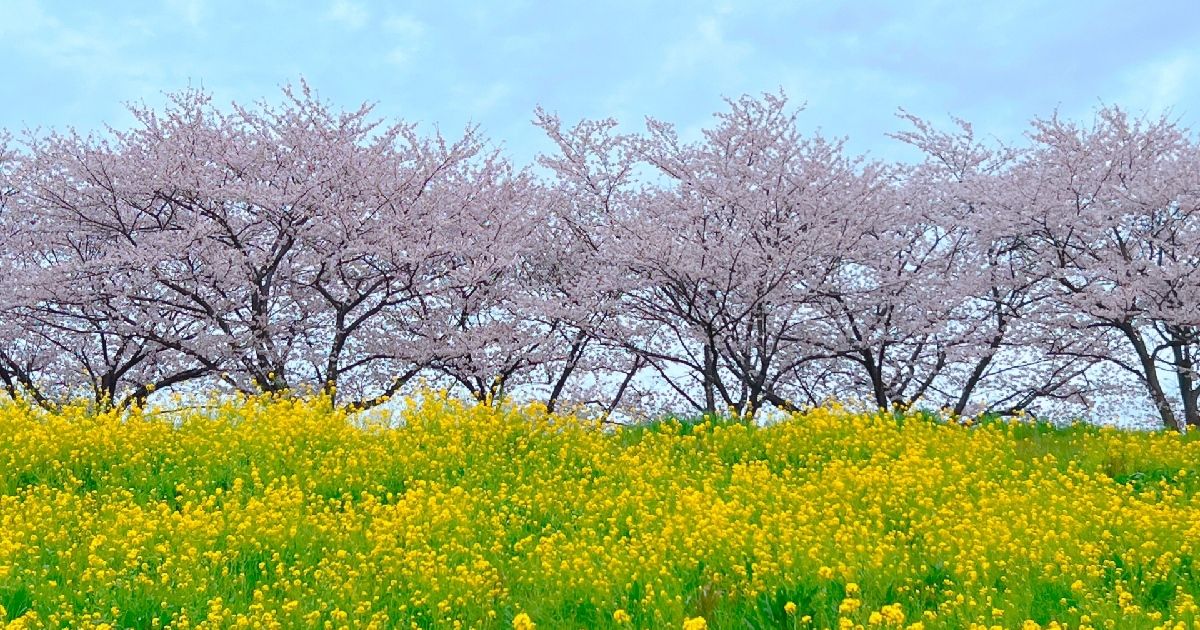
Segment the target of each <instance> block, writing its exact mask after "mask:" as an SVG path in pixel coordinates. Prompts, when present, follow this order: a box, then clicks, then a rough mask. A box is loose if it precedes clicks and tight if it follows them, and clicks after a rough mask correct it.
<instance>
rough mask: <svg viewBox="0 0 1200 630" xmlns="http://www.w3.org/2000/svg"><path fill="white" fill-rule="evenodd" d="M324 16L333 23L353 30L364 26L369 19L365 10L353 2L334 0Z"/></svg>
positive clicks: (351, 0)
mask: <svg viewBox="0 0 1200 630" xmlns="http://www.w3.org/2000/svg"><path fill="white" fill-rule="evenodd" d="M326 15H327V16H328V17H329V19H331V20H333V21H334V22H338V23H340V24H342V25H343V26H346V27H347V28H350V29H353V30H358V29H360V28H362V27H364V26H366V25H367V20H368V19H370V14H369V13H368V12H367V8H366V7H364V6H363V5H362V4H359V3H357V2H354V1H353V0H334V3H333V5H332V6H330V7H329V12H328V13H327V14H326Z"/></svg>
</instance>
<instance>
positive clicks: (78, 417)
mask: <svg viewBox="0 0 1200 630" xmlns="http://www.w3.org/2000/svg"><path fill="white" fill-rule="evenodd" d="M403 419H404V421H405V423H404V424H403V426H402V427H401V428H391V426H390V425H391V424H397V423H389V422H387V419H386V418H383V417H377V418H374V419H373V420H371V421H366V422H363V421H348V420H347V419H346V418H345V417H344V416H341V415H338V414H336V413H331V412H330V411H329V410H328V406H327V405H325V404H323V403H322V402H321V401H310V402H299V401H278V400H276V401H272V400H268V399H257V400H249V401H245V402H243V403H240V404H232V403H230V404H225V405H223V406H221V407H219V408H217V409H214V410H209V411H207V412H204V413H199V412H197V413H194V414H191V415H189V416H187V417H185V418H184V419H183V420H182V421H181V422H180V421H175V422H171V421H167V420H164V419H162V417H161V416H154V415H150V414H146V415H135V416H134V417H132V418H127V419H121V418H117V417H114V416H106V415H100V416H95V415H89V414H87V413H85V412H83V411H82V410H72V411H67V412H64V413H61V414H48V413H45V412H39V411H33V410H29V409H26V408H23V407H20V406H16V405H12V404H9V405H7V406H3V407H0V606H3V609H2V610H0V620H4V619H7V620H9V621H10V622H11V624H10V627H43V626H49V627H58V626H68V627H138V628H153V627H174V628H187V627H200V626H203V627H275V628H297V627H322V626H323V627H328V628H341V627H377V628H384V627H414V628H425V627H437V628H458V627H476V628H512V627H517V628H530V627H534V626H536V627H538V628H617V627H655V628H693V629H695V628H703V627H706V626H707V627H708V628H808V627H812V628H828V627H834V628H836V627H864V628H872V627H893V628H904V627H907V628H921V627H924V628H966V627H971V626H972V625H973V624H977V625H978V626H979V627H1002V628H1021V627H1043V628H1045V627H1071V628H1077V627H1095V628H1122V629H1126V628H1156V627H1168V628H1172V627H1176V626H1175V622H1181V623H1182V624H1184V625H1182V626H1178V627H1188V628H1191V627H1193V624H1194V623H1195V621H1196V620H1197V619H1200V615H1198V614H1197V604H1196V603H1195V598H1196V597H1198V596H1200V576H1198V575H1197V572H1198V571H1200V569H1198V568H1196V567H1195V566H1194V557H1195V554H1196V550H1195V548H1194V546H1196V545H1200V493H1198V492H1197V490H1198V489H1200V479H1198V477H1200V471H1198V470H1197V462H1200V441H1197V440H1196V439H1193V438H1191V437H1182V436H1179V435H1177V434H1173V433H1125V432H1119V431H1116V430H1112V429H1105V430H1101V429H1095V428H1083V427H1074V428H1070V429H1065V430H1056V429H1052V428H1049V427H1045V426H1038V425H1028V424H1012V423H1001V422H996V423H985V424H982V425H977V426H972V427H964V426H959V425H950V424H944V423H938V422H936V421H932V420H929V419H926V418H924V417H916V416H911V417H903V416H901V417H895V416H892V415H861V414H859V415H855V414H851V413H848V412H845V411H842V410H839V409H836V408H831V409H819V410H816V411H813V412H811V413H808V414H805V415H799V416H796V417H794V418H792V419H790V420H787V421H785V422H782V423H779V424H776V425H772V426H770V427H767V428H753V427H747V426H743V425H740V424H736V423H728V422H707V423H699V424H687V423H680V422H677V421H669V422H664V423H660V424H657V425H654V426H651V427H645V428H638V429H621V430H615V431H614V430H611V429H601V428H600V427H598V426H597V425H595V424H593V423H590V422H587V421H583V420H576V419H573V418H570V417H549V418H548V417H546V416H545V414H544V413H540V412H539V411H538V410H537V409H536V408H525V409H516V410H495V409H490V408H486V407H471V406H464V405H462V404H459V403H455V402H452V401H445V400H440V399H437V398H436V397H434V398H431V399H430V400H429V401H426V402H424V403H411V404H410V405H409V406H408V408H407V409H406V410H405V411H404V412H403Z"/></svg>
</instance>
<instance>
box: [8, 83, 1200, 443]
mask: <svg viewBox="0 0 1200 630" xmlns="http://www.w3.org/2000/svg"><path fill="white" fill-rule="evenodd" d="M133 114H134V115H135V116H136V119H137V124H136V125H134V126H133V128H131V129H130V130H127V131H117V130H109V131H108V132H106V133H105V134H102V135H92V136H82V135H79V134H77V133H74V132H54V133H43V134H39V133H27V134H25V135H24V136H23V137H21V138H19V139H12V138H9V137H0V256H2V258H0V264H2V265H3V269H2V270H0V381H2V382H3V385H4V386H5V387H6V388H7V390H8V391H9V393H10V394H12V395H14V396H22V397H25V398H28V399H32V400H35V401H37V402H38V403H40V404H44V405H47V406H52V405H55V404H57V403H59V402H60V401H61V400H63V399H64V398H65V397H68V396H77V395H80V394H84V393H85V394H86V395H88V396H90V397H91V398H93V399H94V400H96V401H97V402H98V403H101V404H113V405H128V404H131V403H134V402H139V401H142V400H144V399H145V398H147V397H148V396H150V395H151V394H152V392H155V391H162V390H166V389H170V388H176V389H189V388H190V389H193V390H195V389H211V388H213V387H214V386H219V387H225V388H229V389H232V390H238V391H247V392H253V391H283V390H306V391H314V390H324V391H327V392H328V393H330V394H331V395H333V396H334V397H335V399H336V400H337V401H338V402H339V404H343V405H347V406H353V407H356V408H363V407H369V406H372V405H375V404H378V403H380V402H382V401H384V400H386V399H387V398H388V397H389V396H390V395H392V394H395V393H396V392H398V391H402V390H403V389H404V388H405V387H408V386H411V385H412V384H414V383H416V382H433V383H441V384H452V385H455V386H458V387H461V388H464V389H465V390H466V391H467V392H469V393H470V394H471V395H473V396H475V397H477V398H480V399H488V398H495V397H499V396H505V395H517V396H521V397H531V398H540V399H542V400H544V401H545V402H546V403H547V404H548V405H550V406H551V407H552V408H553V407H556V406H559V407H561V406H562V405H564V404H568V403H570V404H585V405H589V406H592V407H594V408H596V409H598V410H600V411H606V412H612V411H614V410H617V409H628V408H638V409H643V410H651V411H653V410H660V409H673V410H675V411H680V410H683V409H684V408H690V409H692V410H694V411H697V412H705V411H707V412H711V411H725V410H728V409H731V408H732V409H733V410H735V411H737V412H739V413H743V414H749V413H753V412H754V411H755V410H758V409H761V408H764V407H768V406H771V407H775V408H779V409H784V410H789V409H794V408H797V407H801V406H803V405H807V404H812V403H819V402H822V401H824V400H827V399H829V398H838V399H843V400H858V401H863V402H866V403H868V404H871V405H875V406H879V407H889V406H891V405H893V404H919V405H928V406H934V407H948V408H950V409H953V410H954V411H956V412H960V413H968V412H977V411H984V410H986V411H991V412H997V413H1014V412H1017V411H1019V410H1026V411H1030V412H1040V413H1046V412H1050V411H1054V410H1057V411H1059V412H1062V413H1086V412H1088V411H1089V410H1090V411H1092V412H1095V409H1096V407H1095V405H1096V404H1097V403H1098V402H1099V401H1102V400H1105V399H1107V400H1115V401H1118V403H1119V404H1118V406H1119V407H1120V408H1121V409H1124V410H1126V411H1128V410H1135V409H1137V408H1138V404H1139V401H1140V402H1141V403H1144V407H1145V408H1146V409H1147V410H1149V411H1150V412H1151V413H1154V414H1156V416H1157V418H1158V419H1159V420H1161V422H1162V424H1163V425H1165V426H1168V427H1172V428H1177V429H1182V428H1183V427H1184V426H1185V425H1197V424H1200V408H1198V404H1197V399H1198V396H1200V375H1198V373H1197V368H1196V366H1195V362H1196V361H1197V360H1200V356H1198V355H1197V351H1198V350H1200V338H1198V336H1197V332H1198V331H1200V328H1198V326H1200V309H1198V308H1197V307H1198V305H1200V292H1198V289H1200V276H1198V275H1196V271H1197V266H1200V216H1197V214H1196V213H1197V211H1198V210H1200V143H1198V142H1197V141H1196V139H1195V138H1194V137H1193V136H1192V135H1191V134H1190V132H1188V131H1187V130H1186V129H1182V128H1180V127H1179V126H1178V125H1177V124H1174V123H1173V122H1172V121H1170V120H1168V119H1154V120H1147V119H1137V118H1132V117H1130V116H1128V115H1127V114H1126V113H1124V112H1122V111H1121V110H1119V109H1115V108H1109V109H1103V110H1101V111H1099V112H1098V113H1097V116H1096V119H1095V120H1094V121H1093V122H1092V123H1091V124H1090V125H1086V126H1081V125H1078V124H1075V123H1073V122H1071V121H1065V120H1060V119H1058V118H1050V119H1039V120H1035V121H1034V122H1033V123H1032V125H1031V128H1030V132H1029V134H1028V142H1025V143H1023V144H1022V145H1020V146H1011V147H1010V146H1002V145H999V144H997V143H985V142H980V141H979V140H978V139H977V138H976V137H975V136H974V135H973V133H972V129H971V127H970V125H968V124H966V123H965V122H960V123H959V125H958V127H957V128H956V129H954V130H952V131H949V132H947V131H943V130H939V129H936V128H934V127H932V126H931V125H929V124H928V123H926V122H925V121H923V120H921V119H918V118H916V117H912V116H909V115H907V114H905V115H903V116H902V118H904V119H905V123H904V126H905V127H906V128H907V129H908V130H907V131H903V132H901V133H898V134H896V136H895V138H896V139H897V140H898V141H902V142H906V143H909V144H911V145H914V146H916V147H917V148H919V149H921V150H922V151H923V152H924V154H925V155H926V156H927V157H926V159H925V160H924V161H923V162H922V163H920V164H916V165H905V164H884V163H880V162H875V161H868V160H866V159H864V158H859V157H854V156H851V155H848V154H847V152H846V151H845V149H844V147H843V145H842V143H841V142H840V141H836V140H830V139H826V138H822V137H820V136H817V135H810V134H805V133H802V132H801V130H800V128H799V126H798V125H797V120H796V115H797V112H796V111H794V110H793V109H791V108H789V106H788V104H787V102H786V100H785V99H784V98H783V97H782V96H777V95H770V94H768V95H763V96H762V97H759V98H750V97H744V98H742V99H739V100H736V101H731V102H730V103H729V107H728V109H727V111H725V112H724V113H721V114H718V116H717V118H716V120H715V123H714V124H713V125H712V126H711V127H709V128H707V129H706V130H704V132H703V137H702V138H699V139H698V140H697V141H685V140H684V139H681V138H680V137H679V136H678V134H677V132H676V130H675V129H674V128H673V127H672V126H671V125H670V124H667V123H664V122H661V121H656V120H649V121H647V124H646V128H645V130H644V131H643V132H640V133H623V132H621V131H620V130H619V129H618V126H617V123H616V122H615V121H612V120H602V121H584V122H582V123H579V124H577V125H575V126H564V125H562V124H561V123H560V121H559V120H558V119H557V118H556V117H554V116H553V115H550V114H548V113H545V112H542V111H539V112H537V114H536V121H535V122H536V124H537V125H538V126H539V127H540V128H541V129H542V130H543V131H544V132H545V133H546V134H547V135H548V137H549V138H550V139H551V140H552V141H553V144H554V146H556V150H555V151H553V152H552V153H550V154H548V155H545V156H542V157H541V158H540V159H539V164H538V166H536V167H531V168H524V169H518V168H515V167H514V166H513V165H512V164H511V163H510V162H508V161H507V160H505V159H504V158H503V157H502V156H500V155H499V154H498V153H496V152H495V151H492V150H490V149H488V147H487V143H486V141H485V140H484V139H483V138H481V137H480V136H479V135H478V133H477V132H476V131H475V130H474V129H470V130H468V131H467V132H466V133H464V134H463V135H462V136H461V137H459V138H450V139H448V138H444V137H442V136H440V135H421V134H419V133H418V132H417V131H416V129H415V128H414V127H413V126H410V125H406V124H396V125H392V126H386V125H384V124H382V123H380V122H378V121H375V120H373V119H371V117H370V111H369V108H367V107H363V108H361V109H359V110H356V111H348V112H347V111H339V110H336V109H334V108H332V107H330V106H329V105H328V104H326V103H323V102H322V101H320V100H319V99H317V98H315V97H314V96H313V95H312V94H311V93H310V91H309V90H308V88H307V86H302V87H301V88H300V89H297V90H294V91H293V90H287V91H285V98H284V99H283V104H282V105H277V106H273V105H268V104H260V105H256V106H254V107H240V106H236V105H235V106H234V107H233V108H232V109H230V110H226V111H223V110H221V109H220V108H217V107H214V106H213V104H212V103H211V102H210V98H209V96H208V95H206V94H204V93H202V92H198V91H188V92H183V93H179V94H176V95H174V96H173V97H172V98H171V100H170V103H169V105H168V106H167V107H165V108H162V109H159V110H155V109H151V108H145V107H136V108H134V109H133Z"/></svg>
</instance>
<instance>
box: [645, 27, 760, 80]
mask: <svg viewBox="0 0 1200 630" xmlns="http://www.w3.org/2000/svg"><path fill="white" fill-rule="evenodd" d="M750 52H751V47H750V46H749V45H747V44H745V43H743V42H736V41H730V40H728V39H726V37H725V32H724V29H723V28H722V26H721V21H720V19H719V18H718V17H715V16H707V17H703V18H701V19H700V20H698V21H697V22H696V27H695V29H693V31H692V32H690V33H688V34H687V36H686V37H685V38H684V39H682V40H680V41H678V42H676V43H675V44H674V45H673V46H671V47H670V48H669V49H667V54H666V60H665V61H664V62H663V66H662V70H663V71H664V72H665V73H668V74H674V73H677V72H686V71H691V70H695V69H697V68H705V69H711V68H712V67H714V66H715V67H729V66H736V65H737V64H738V62H740V61H741V60H742V59H744V58H745V57H746V56H747V55H749V54H750Z"/></svg>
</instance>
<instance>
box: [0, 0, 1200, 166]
mask: <svg viewBox="0 0 1200 630" xmlns="http://www.w3.org/2000/svg"><path fill="white" fill-rule="evenodd" d="M0 59H2V60H3V61H0V64H3V65H2V66H0V67H2V68H3V69H2V70H0V79H2V80H0V126H3V127H6V128H9V129H21V128H24V127H43V128H44V127H65V126H68V125H72V126H75V127H77V128H80V129H82V130H90V129H96V128H99V127H100V126H101V125H103V124H105V123H109V124H113V125H115V126H118V127H121V126H125V125H128V124H129V122H130V117H129V115H128V114H127V113H126V112H125V111H124V106H123V103H125V102H128V101H131V100H144V101H146V102H148V103H151V104H155V103H161V102H162V100H163V98H162V92H164V91H171V90H177V89H180V88H183V87H186V86H188V85H193V86H203V87H204V88H206V89H208V90H210V91H211V92H212V93H213V94H214V96H215V97H216V99H217V101H218V102H222V103H227V102H228V101H230V100H234V99H236V100H239V101H253V100H258V99H262V98H267V99H275V98H278V94H279V87H280V86H281V85H283V84H285V83H289V82H295V81H296V80H297V79H299V78H300V77H304V78H305V79H306V80H308V82H309V83H310V84H311V85H313V86H314V87H315V88H316V89H317V91H318V93H319V94H320V95H321V96H322V97H323V98H325V99H327V100H329V101H332V102H334V103H335V104H338V105H342V106H345V107H348V108H353V107H354V106H356V105H357V104H359V103H361V102H363V101H371V102H375V103H377V106H376V110H375V111H376V113H377V114H378V115H380V116H381V117H385V118H388V119H403V120H407V121H413V122H418V123H421V124H422V125H424V126H426V128H431V127H432V125H434V124H437V125H439V126H440V127H441V128H442V129H443V130H444V131H445V132H447V133H448V134H449V133H455V132H457V131H458V130H460V129H461V128H462V127H463V126H464V125H466V124H467V123H469V122H475V123H479V124H480V125H481V126H482V128H483V130H484V131H485V132H486V134H487V135H488V136H489V137H491V138H492V139H493V140H494V141H495V142H497V143H498V144H502V145H503V147H504V148H505V150H507V151H508V152H509V154H510V155H512V156H513V157H514V158H515V159H517V160H518V161H520V162H526V161H528V160H530V158H531V157H532V156H533V155H535V154H536V153H537V152H538V151H539V150H543V149H546V148H547V147H548V145H547V143H546V141H545V140H544V139H543V138H542V136H541V134H540V132H539V131H538V130H536V129H535V128H534V127H532V125H531V124H530V120H531V119H532V112H533V109H534V107H535V106H536V105H538V104H541V105H542V106H544V107H545V108H547V109H549V110H551V111H555V112H558V113H559V114H560V115H561V116H562V117H563V118H564V119H565V120H567V121H573V120H576V119H579V118H581V117H607V116H613V117H616V118H618V119H620V120H622V121H623V122H624V123H625V124H627V125H628V126H629V127H630V128H636V127H637V126H640V124H641V120H642V118H643V117H644V116H646V115H650V116H654V117H657V118H662V119H665V120H669V121H672V122H675V123H676V124H677V125H678V126H679V127H680V129H681V131H683V133H684V134H685V135H694V134H695V133H696V132H697V130H698V129H699V128H700V127H702V126H704V125H706V124H708V123H709V122H710V121H711V115H712V113H713V112H715V111H717V110H719V109H722V108H723V104H722V102H721V98H722V96H730V97H736V96H738V95H740V94H743V93H758V92H762V91H776V90H778V89H780V88H782V89H783V90H784V91H785V92H786V93H787V94H788V96H789V97H790V98H791V99H792V100H793V101H794V102H796V103H801V102H803V103H807V107H806V111H805V113H804V114H802V117H801V124H802V125H804V126H805V128H807V129H813V130H815V129H817V128H820V129H822V131H823V132H824V133H826V134H829V135H835V136H847V137H848V138H849V146H850V147H851V149H852V150H854V151H856V152H869V153H870V154H871V155H873V156H875V157H880V158H885V159H891V158H898V159H906V158H908V157H911V153H909V152H908V151H907V150H906V149H904V148H903V147H900V146H899V145H898V144H897V143H896V142H895V141H893V140H890V139H888V138H887V137H886V135H885V134H886V133H888V132H889V131H895V130H897V129H899V128H901V124H900V122H899V121H898V120H897V119H896V118H895V116H894V114H895V112H896V108H898V107H904V108H906V109H908V110H909V111H911V112H913V113H916V114H918V115H921V116H926V117H930V118H933V119H935V120H945V117H946V116H947V115H948V114H953V115H957V116H961V117H964V118H966V119H968V120H971V121H972V122H974V123H975V124H976V127H977V129H978V130H979V131H981V132H983V133H987V134H992V135H996V136H998V137H1000V138H1002V139H1005V140H1006V141H1015V140H1019V138H1020V134H1021V133H1022V131H1023V130H1024V129H1025V123H1026V122H1027V121H1028V120H1029V118H1031V117H1033V116H1035V115H1048V114H1050V113H1051V112H1053V111H1054V110H1055V109H1057V110H1058V111H1059V112H1061V113H1062V114H1063V115H1066V116H1070V117H1076V118H1079V117H1089V116H1090V113H1091V112H1092V111H1093V110H1094V109H1095V108H1096V107H1097V106H1098V105H1100V104H1101V103H1109V104H1119V105H1123V106H1126V107H1128V108H1130V109H1132V110H1134V111H1138V112H1148V113H1152V114H1153V113H1158V112H1161V111H1163V110H1164V109H1167V108H1169V109H1170V110H1171V111H1172V113H1173V115H1175V116H1176V117H1178V118H1179V119H1180V120H1182V121H1183V122H1184V123H1185V124H1188V125H1189V126H1192V127H1198V126H1200V8H1198V7H1197V6H1196V5H1195V4H1194V0H1192V1H1191V2H1189V1H1187V0H1181V1H1178V2H1154V1H1153V0H1150V1H1148V2H1143V3H1136V4H1135V3H1132V2H1128V1H1116V2H1109V1H1103V0H1097V1H1091V2H1085V1H1078V0H1070V1H1062V2H1031V1H1025V0H1010V1H1006V2H1005V1H995V2H964V1H962V0H957V1H953V2H941V1H934V0H919V1H912V2H853V3H850V2H847V3H837V2H815V1H803V2H758V1H754V0H743V1H739V2H716V3H711V2H710V3H705V2H679V3H651V2H595V1H590V2H569V1H561V2H531V1H522V0H494V1H491V2H473V3H467V2H453V1H450V0H443V1H440V2H419V3H418V2H381V1H370V0H319V1H316V2H285V1H282V0H280V1H264V2H252V1H244V2H237V1H226V0H167V1H165V2H121V3H102V2H96V3H91V2H68V1H66V0H63V1H59V2H35V1H32V0H0Z"/></svg>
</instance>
